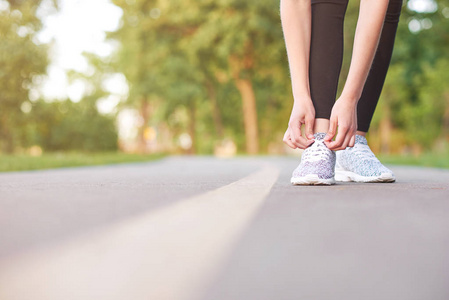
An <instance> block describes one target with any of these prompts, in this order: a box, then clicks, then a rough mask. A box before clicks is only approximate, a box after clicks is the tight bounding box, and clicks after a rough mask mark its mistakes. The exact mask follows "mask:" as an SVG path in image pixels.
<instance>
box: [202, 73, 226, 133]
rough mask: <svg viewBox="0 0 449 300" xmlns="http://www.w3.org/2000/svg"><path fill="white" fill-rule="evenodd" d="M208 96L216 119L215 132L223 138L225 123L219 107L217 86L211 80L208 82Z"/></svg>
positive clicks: (213, 116)
mask: <svg viewBox="0 0 449 300" xmlns="http://www.w3.org/2000/svg"><path fill="white" fill-rule="evenodd" d="M206 87H207V94H208V95H209V99H210V101H211V102H212V118H213V119H214V125H215V131H216V132H217V135H218V137H219V138H220V139H221V138H223V132H224V130H223V121H222V119H221V113H220V108H219V107H218V101H217V92H216V90H215V86H214V84H213V82H212V81H211V80H207V81H206Z"/></svg>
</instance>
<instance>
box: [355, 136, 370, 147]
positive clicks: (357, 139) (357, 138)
mask: <svg viewBox="0 0 449 300" xmlns="http://www.w3.org/2000/svg"><path fill="white" fill-rule="evenodd" d="M355 143H356V144H363V145H368V141H367V140H366V138H365V137H364V136H363V135H358V134H357V135H356V136H355Z"/></svg>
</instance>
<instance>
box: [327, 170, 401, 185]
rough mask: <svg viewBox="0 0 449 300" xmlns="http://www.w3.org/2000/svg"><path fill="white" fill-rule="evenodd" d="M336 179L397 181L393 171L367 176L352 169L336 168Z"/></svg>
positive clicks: (344, 180)
mask: <svg viewBox="0 0 449 300" xmlns="http://www.w3.org/2000/svg"><path fill="white" fill-rule="evenodd" d="M335 180H336V181H343V182H350V181H354V182H395V181H396V178H395V177H394V175H393V174H391V173H382V174H380V176H371V177H366V176H362V175H359V174H357V173H354V172H351V171H345V170H343V169H337V168H336V169H335Z"/></svg>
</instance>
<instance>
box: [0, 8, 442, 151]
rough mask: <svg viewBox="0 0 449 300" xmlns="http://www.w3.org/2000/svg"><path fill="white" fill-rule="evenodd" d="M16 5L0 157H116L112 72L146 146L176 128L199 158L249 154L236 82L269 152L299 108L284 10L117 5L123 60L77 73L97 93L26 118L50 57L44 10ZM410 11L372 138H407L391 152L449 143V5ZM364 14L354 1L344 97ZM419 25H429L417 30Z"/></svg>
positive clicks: (36, 109)
mask: <svg viewBox="0 0 449 300" xmlns="http://www.w3.org/2000/svg"><path fill="white" fill-rule="evenodd" d="M0 1H1V0H0ZM429 1H430V2H432V0H429ZM9 2H10V3H11V4H10V7H9V8H8V9H7V10H4V11H1V12H0V38H1V40H2V43H1V44H0V88H1V90H2V93H1V94H0V101H1V102H0V105H1V107H0V108H1V109H0V151H12V150H14V149H17V148H20V147H28V146H31V145H34V144H38V145H41V146H42V147H43V148H44V149H46V150H59V149H67V148H68V149H83V150H89V151H92V150H106V149H115V148H116V145H117V143H116V141H115V139H116V132H115V129H114V122H113V118H114V116H102V115H100V114H98V112H97V110H96V107H95V103H96V101H97V100H98V99H101V98H102V97H106V96H107V94H108V93H107V91H104V90H103V88H102V82H103V81H104V79H105V78H107V76H109V75H110V74H113V73H122V74H123V75H124V76H125V77H126V80H127V83H128V85H129V95H128V97H127V99H126V101H123V103H122V104H120V106H119V109H122V108H128V107H131V108H134V109H136V110H138V111H139V113H140V115H141V116H142V120H143V122H142V123H143V124H142V127H141V128H140V131H139V137H140V139H141V140H142V145H143V146H145V143H144V142H145V141H144V139H145V136H144V135H145V128H147V127H149V126H151V127H153V128H168V133H169V134H168V136H169V138H171V139H172V141H171V143H172V144H177V141H178V140H177V139H178V137H179V136H180V135H181V134H184V133H188V134H189V135H190V136H191V137H192V138H193V144H194V147H193V149H192V151H194V150H196V151H197V152H199V153H212V152H213V151H214V147H215V145H217V144H219V143H220V141H222V140H224V139H232V140H233V141H234V142H235V143H236V144H237V146H238V149H239V151H240V152H242V151H244V148H245V143H246V142H247V141H246V140H245V126H246V122H245V115H244V112H243V105H242V98H243V96H242V93H241V90H240V89H238V88H237V87H238V85H237V84H236V81H237V79H242V80H248V81H249V82H250V84H251V88H252V89H253V91H254V94H255V97H256V100H257V102H256V103H257V107H256V110H257V124H256V125H257V126H258V133H259V137H260V138H259V144H260V145H261V148H262V152H267V151H269V149H270V148H271V147H272V145H273V144H276V145H277V144H280V145H282V141H281V140H282V135H283V133H284V131H285V128H286V126H287V121H288V117H289V114H290V109H291V107H292V102H293V100H292V95H291V86H290V78H289V70H288V63H287V55H286V51H285V44H284V39H283V34H282V28H281V24H280V16H279V3H278V1H271V0H259V1H237V0H215V1H213V0H195V1H193V0H171V1H165V0H133V1H130V0H113V3H114V4H115V5H117V6H118V7H120V8H121V9H122V10H123V17H122V20H121V27H120V28H119V29H118V30H117V31H115V32H110V33H108V39H110V40H115V41H117V42H118V44H119V48H118V50H117V52H116V53H114V54H113V55H112V56H111V57H109V58H107V59H104V58H100V57H96V56H94V55H91V54H86V56H87V58H88V59H89V61H90V64H91V65H92V66H93V67H94V68H95V70H96V72H95V74H94V75H92V76H91V75H89V76H87V75H82V74H70V77H71V78H72V79H78V80H82V81H83V82H85V83H86V85H87V87H88V88H87V90H88V91H90V92H89V93H88V95H86V96H85V99H83V100H82V101H81V102H80V103H72V102H70V101H63V102H56V103H45V102H43V101H39V102H36V103H34V104H33V105H32V106H33V107H32V110H31V112H30V113H28V114H25V113H24V112H23V111H22V110H21V107H22V105H23V103H26V104H27V105H29V103H30V102H28V93H29V90H30V88H32V86H33V85H35V84H37V83H38V81H39V80H38V79H39V76H40V75H42V74H44V73H45V68H46V66H47V64H48V60H47V55H46V51H47V48H46V46H45V45H38V44H36V43H35V42H33V41H34V40H35V39H34V37H35V34H36V32H37V31H38V30H39V29H40V27H41V22H40V20H39V19H38V18H37V17H36V8H37V7H38V5H39V1H17V0H16V1H12V0H11V1H9ZM404 2H405V3H404V7H403V11H402V16H401V21H400V23H399V28H398V34H397V38H396V46H395V51H394V53H393V58H392V63H391V67H390V70H389V73H388V76H387V80H386V83H385V87H384V90H383V93H382V96H381V100H380V102H379V107H378V109H377V111H376V114H375V116H374V119H373V123H372V126H371V132H370V135H371V138H372V139H373V140H379V141H381V142H382V143H387V144H388V143H390V142H391V140H393V137H397V136H400V137H401V143H403V144H402V145H400V147H399V146H398V147H395V148H394V151H409V150H410V149H412V148H413V149H415V148H416V149H427V150H430V149H435V148H438V147H440V146H439V145H441V144H444V143H446V144H447V143H449V87H448V85H447V82H449V77H448V75H447V74H448V72H447V70H448V68H449V52H448V51H447V47H448V46H449V34H448V32H449V22H448V17H449V0H439V1H435V3H436V4H437V10H436V11H432V12H416V11H412V10H410V9H409V8H408V7H407V1H404ZM432 3H433V2H432ZM358 7H359V2H357V1H349V6H348V10H347V14H346V21H345V26H346V27H345V52H344V64H343V68H342V73H341V80H340V83H339V89H340V90H341V88H342V86H343V84H344V82H345V80H344V79H345V77H346V75H347V71H348V68H349V63H350V58H351V51H352V41H353V38H354V31H355V24H356V22H357V17H358ZM410 22H414V23H415V24H420V25H419V26H421V27H420V28H418V30H415V31H414V32H411V31H410V29H409V24H410ZM416 22H418V23H416ZM233 62H237V63H236V64H233ZM236 65H237V67H236ZM385 121H388V122H387V123H388V124H389V126H391V128H390V130H391V131H392V132H393V133H391V132H390V135H389V136H388V135H385V132H383V133H382V132H381V131H382V130H381V127H382V124H384V125H385ZM382 122H384V123H382ZM387 127H388V126H387ZM384 131H385V130H384ZM158 138H161V134H159V135H158ZM162 138H164V139H166V136H162ZM407 149H408V150H407Z"/></svg>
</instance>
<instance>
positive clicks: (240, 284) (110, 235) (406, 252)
mask: <svg viewBox="0 0 449 300" xmlns="http://www.w3.org/2000/svg"><path fill="white" fill-rule="evenodd" d="M298 162H299V161H298V159H296V158H283V157H257V158H250V157H248V158H245V157H242V158H233V159H216V158H212V157H171V158H166V159H163V160H161V161H157V162H150V163H137V164H126V165H116V166H101V167H83V168H73V169H59V170H47V171H32V172H16V173H3V174H0V228H1V229H0V299H1V300H19V299H26V300H29V299H33V300H41V299H42V300H44V299H45V300H53V299H55V300H56V299H57V300H59V299H64V300H71V299H77V300H78V299H83V300H85V299H95V300H97V299H107V300H113V299H120V300H121V299H133V300H139V299H142V300H143V299H145V300H148V299H151V300H152V299H155V300H164V299H167V300H184V299H189V300H190V299H191V300H220V299H222V300H240V299H242V300H265V299H267V300H283V299H292V300H296V299H301V300H302V299H311V300H321V299H323V300H324V299H326V300H328V299H338V300H340V299H342V300H343V299H344V300H352V299H354V300H355V299H357V300H370V299H373V300H374V299H375V300H379V299H382V300H384V299H391V300H402V299H404V300H415V299H416V300H440V299H441V300H447V299H449V171H445V170H439V169H430V168H415V167H395V166H390V167H391V169H392V170H393V171H394V172H395V174H396V177H397V182H396V183H388V184H381V183H369V184H368V183H366V184H365V183H339V184H337V185H334V186H329V187H327V186H318V187H317V186H292V185H290V183H289V179H290V175H291V172H292V170H293V169H294V168H295V167H296V165H297V164H298Z"/></svg>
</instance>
